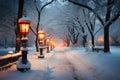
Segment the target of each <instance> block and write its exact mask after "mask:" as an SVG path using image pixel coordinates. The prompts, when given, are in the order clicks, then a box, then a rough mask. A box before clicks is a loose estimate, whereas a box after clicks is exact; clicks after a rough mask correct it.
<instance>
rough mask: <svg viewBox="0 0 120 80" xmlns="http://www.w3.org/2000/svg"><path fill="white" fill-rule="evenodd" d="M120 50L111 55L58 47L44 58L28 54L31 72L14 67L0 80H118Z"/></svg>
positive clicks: (115, 50)
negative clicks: (20, 70)
mask: <svg viewBox="0 0 120 80" xmlns="http://www.w3.org/2000/svg"><path fill="white" fill-rule="evenodd" d="M119 52H120V48H113V49H112V50H111V54H103V53H102V52H99V53H96V52H85V51H84V49H82V48H61V47H58V48H56V49H55V50H53V51H51V53H45V58H44V59H41V58H38V55H39V54H35V53H34V54H32V53H30V54H28V60H29V61H30V62H31V70H30V71H27V72H19V71H17V70H16V65H13V66H12V67H11V68H10V69H9V70H6V71H1V72H0V80H120V75H119V74H120V54H119Z"/></svg>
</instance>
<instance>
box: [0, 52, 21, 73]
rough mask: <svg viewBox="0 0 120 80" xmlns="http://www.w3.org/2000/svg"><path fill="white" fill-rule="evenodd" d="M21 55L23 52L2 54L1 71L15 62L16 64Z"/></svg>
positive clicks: (0, 59) (0, 60)
mask: <svg viewBox="0 0 120 80" xmlns="http://www.w3.org/2000/svg"><path fill="white" fill-rule="evenodd" d="M20 56H21V52H19V53H16V54H7V55H5V56H0V71H1V70H3V69H7V68H9V67H10V66H12V65H13V64H15V63H16V61H17V60H18V59H19V57H20Z"/></svg>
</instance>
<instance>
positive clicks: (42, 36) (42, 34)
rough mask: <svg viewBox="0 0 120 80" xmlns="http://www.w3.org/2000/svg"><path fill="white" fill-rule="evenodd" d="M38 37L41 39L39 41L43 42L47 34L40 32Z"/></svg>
mask: <svg viewBox="0 0 120 80" xmlns="http://www.w3.org/2000/svg"><path fill="white" fill-rule="evenodd" d="M38 37H39V40H40V41H41V40H43V39H44V38H45V32H44V31H38Z"/></svg>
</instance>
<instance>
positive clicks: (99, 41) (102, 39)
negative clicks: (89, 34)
mask: <svg viewBox="0 0 120 80" xmlns="http://www.w3.org/2000/svg"><path fill="white" fill-rule="evenodd" d="M109 41H110V42H111V41H112V38H111V37H110V36H109ZM103 42H104V37H103V36H100V37H99V38H98V40H97V43H103Z"/></svg>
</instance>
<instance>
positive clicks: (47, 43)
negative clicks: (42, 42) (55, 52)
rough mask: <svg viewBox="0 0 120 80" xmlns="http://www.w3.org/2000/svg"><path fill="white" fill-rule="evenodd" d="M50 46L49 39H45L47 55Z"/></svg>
mask: <svg viewBox="0 0 120 80" xmlns="http://www.w3.org/2000/svg"><path fill="white" fill-rule="evenodd" d="M49 44H50V38H46V48H47V53H49V52H50V50H49V46H50V45H49Z"/></svg>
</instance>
